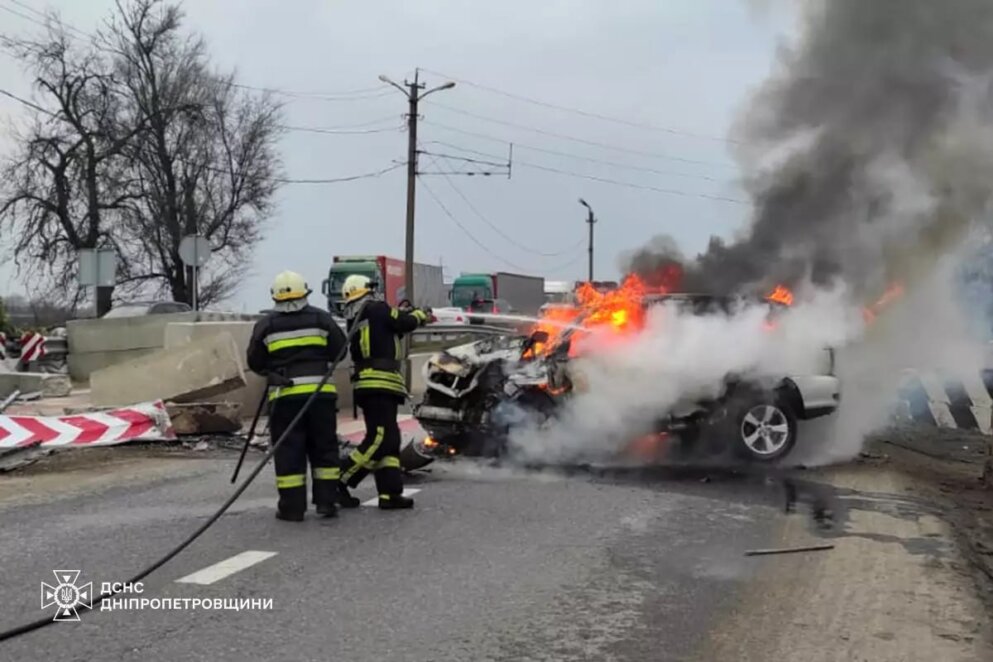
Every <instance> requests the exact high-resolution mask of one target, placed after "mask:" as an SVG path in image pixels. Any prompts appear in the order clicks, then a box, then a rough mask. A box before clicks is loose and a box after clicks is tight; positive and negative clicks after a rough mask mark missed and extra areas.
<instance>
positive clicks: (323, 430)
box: [248, 271, 346, 522]
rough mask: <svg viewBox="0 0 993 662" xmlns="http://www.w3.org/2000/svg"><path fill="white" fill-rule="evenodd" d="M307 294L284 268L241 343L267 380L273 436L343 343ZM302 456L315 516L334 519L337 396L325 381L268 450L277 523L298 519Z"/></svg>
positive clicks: (303, 502) (303, 491)
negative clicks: (265, 308)
mask: <svg viewBox="0 0 993 662" xmlns="http://www.w3.org/2000/svg"><path fill="white" fill-rule="evenodd" d="M310 293H311V291H310V288H308V287H307V283H306V282H305V281H304V279H303V276H301V275H300V274H298V273H294V272H292V271H284V272H282V273H281V274H279V275H278V276H276V279H275V281H274V282H273V284H272V289H271V294H272V300H273V302H274V303H275V305H274V306H273V308H274V312H272V313H270V314H269V315H267V316H266V317H264V318H263V319H261V320H259V321H258V322H257V323H256V325H255V329H254V330H253V332H252V339H251V342H250V344H249V346H248V367H249V368H251V370H252V371H253V372H256V373H258V374H260V375H264V376H266V377H267V378H268V389H269V395H268V399H269V408H270V409H269V428H270V434H271V438H272V439H273V441H275V440H277V439H279V438H280V437H281V436H282V435H283V433H284V432H285V431H286V429H287V428H288V427H289V424H290V422H291V421H292V420H293V419H294V417H296V415H297V414H299V413H300V410H301V408H303V406H304V403H306V402H307V399H308V398H309V397H310V396H311V395H312V394H313V393H315V392H317V391H318V386H319V385H320V382H321V379H322V378H323V377H324V375H325V374H326V373H327V371H328V369H329V368H330V363H331V362H332V361H334V359H335V358H337V356H338V355H339V354H340V353H341V352H342V351H343V350H344V348H345V342H346V340H345V334H344V333H343V332H342V330H341V328H340V327H339V326H338V324H337V323H336V322H335V321H334V319H332V317H331V315H329V314H328V313H326V312H325V311H323V310H321V309H320V308H315V307H314V306H311V305H308V303H307V297H308V296H309V295H310ZM308 458H309V460H310V470H311V478H312V489H311V491H312V495H313V502H314V504H315V506H316V510H317V513H318V514H319V515H321V516H322V517H335V516H336V515H337V503H338V497H339V492H338V489H339V484H340V478H341V470H340V460H339V454H338V435H337V394H336V392H335V387H334V383H333V382H331V381H330V380H329V381H328V383H325V384H324V385H323V386H321V388H320V392H319V393H318V394H317V395H316V396H315V397H314V400H313V402H311V404H310V406H309V407H308V408H307V411H306V412H305V413H304V415H303V416H302V417H301V418H300V420H299V421H298V422H297V424H296V426H294V428H293V429H292V430H291V431H290V432H289V434H288V436H287V437H286V439H285V440H284V441H283V443H282V444H281V445H280V446H279V448H278V449H277V450H276V457H275V464H276V488H277V490H278V492H279V504H278V506H277V508H276V517H277V518H279V519H281V520H286V521H290V522H300V521H303V516H304V513H305V512H306V510H307V460H308Z"/></svg>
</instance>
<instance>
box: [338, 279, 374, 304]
mask: <svg viewBox="0 0 993 662" xmlns="http://www.w3.org/2000/svg"><path fill="white" fill-rule="evenodd" d="M371 285H372V281H371V280H370V279H369V277H368V276H362V275H360V274H352V275H351V276H349V277H348V278H346V279H345V283H344V285H342V286H341V296H343V297H344V298H345V301H346V302H347V303H351V302H352V301H357V300H359V299H361V298H362V297H364V296H365V295H367V294H369V292H370V291H371V289H372V288H371Z"/></svg>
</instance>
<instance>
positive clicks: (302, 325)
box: [248, 306, 345, 400]
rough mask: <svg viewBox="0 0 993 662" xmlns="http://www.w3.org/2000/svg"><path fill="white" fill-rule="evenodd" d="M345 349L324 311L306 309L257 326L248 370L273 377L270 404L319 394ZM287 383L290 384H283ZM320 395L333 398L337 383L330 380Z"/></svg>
mask: <svg viewBox="0 0 993 662" xmlns="http://www.w3.org/2000/svg"><path fill="white" fill-rule="evenodd" d="M344 346H345V334H344V333H343V332H342V330H341V328H340V327H339V326H338V324H337V323H336V322H335V321H334V319H333V318H332V317H331V315H329V314H328V313H327V312H325V311H323V310H321V309H320V308H315V307H314V306H306V307H304V308H302V309H301V310H298V311H294V312H287V313H279V312H277V313H272V314H270V315H268V316H266V317H264V318H263V319H261V320H259V321H258V322H257V323H256V324H255V329H254V330H253V332H252V340H251V342H250V343H249V346H248V367H249V368H250V369H251V370H252V371H253V372H256V373H258V374H261V375H269V376H270V390H269V399H270V400H275V399H276V398H281V397H287V396H299V395H310V394H311V393H314V392H315V391H317V390H318V385H319V383H320V381H321V379H322V378H323V377H324V375H325V374H326V373H327V371H328V368H329V367H330V362H331V361H333V360H334V359H335V358H336V357H337V356H338V354H339V353H340V352H341V351H342V350H343V349H344ZM277 375H278V377H279V378H278V379H277V378H276V376H277ZM283 381H285V382H287V383H286V384H282V383H280V382H283ZM320 392H321V393H322V394H328V395H333V394H334V393H335V387H334V383H333V382H331V381H330V379H329V380H328V383H326V384H324V386H323V387H321V389H320Z"/></svg>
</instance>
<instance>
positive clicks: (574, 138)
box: [421, 104, 733, 168]
mask: <svg viewBox="0 0 993 662" xmlns="http://www.w3.org/2000/svg"><path fill="white" fill-rule="evenodd" d="M435 105H438V104H435ZM438 107H439V108H442V106H440V105H438ZM445 109H446V110H448V108H447V107H445ZM453 112H457V113H459V114H462V115H467V116H469V117H475V118H477V119H482V120H484V121H487V122H493V123H494V124H503V125H506V126H510V127H514V128H518V129H522V130H525V131H531V132H533V133H538V134H541V135H544V136H550V137H552V138H559V139H561V140H570V141H572V142H577V143H582V144H584V145H590V146H592V147H600V148H602V149H611V150H614V151H617V152H626V153H628V154H634V155H636V156H644V157H648V158H653V159H664V160H667V161H679V162H681V163H692V164H695V165H709V166H717V167H721V168H730V167H733V166H731V165H730V164H728V163H716V162H714V161H697V160H694V159H684V158H682V157H678V156H671V155H669V154H663V153H661V152H647V151H644V150H639V149H631V148H629V147H621V146H620V145H611V144H610V143H603V142H598V141H596V140H587V139H586V138H580V137H578V136H569V135H566V134H561V133H555V132H552V131H545V130H544V129H538V128H534V127H529V126H524V125H522V124H514V123H513V122H505V121H503V120H498V119H494V118H489V117H484V116H482V115H475V114H474V113H468V112H466V111H462V110H455V111H453ZM421 121H422V122H424V123H425V124H431V125H432V126H437V127H440V128H442V129H447V130H449V131H455V132H456V133H464V134H466V135H472V136H476V137H484V138H487V139H489V140H496V141H498V142H502V143H508V142H514V141H512V140H506V139H503V138H494V137H493V136H487V135H486V134H481V133H474V132H472V131H466V130H464V129H459V128H456V127H453V126H450V125H448V124H442V123H440V122H434V121H429V120H421Z"/></svg>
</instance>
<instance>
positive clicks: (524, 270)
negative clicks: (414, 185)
mask: <svg viewBox="0 0 993 662" xmlns="http://www.w3.org/2000/svg"><path fill="white" fill-rule="evenodd" d="M418 179H420V181H421V185H422V186H423V187H424V190H425V191H427V192H428V195H430V196H431V197H432V198H434V201H435V202H436V203H437V204H438V206H439V207H440V208H441V211H443V212H444V213H445V216H447V217H448V218H449V219H451V221H452V222H453V223H455V225H457V226H458V227H459V229H460V230H462V232H464V233H465V236H467V237H469V239H471V240H472V243H474V244H476V245H477V246H479V247H480V248H481V249H483V250H484V251H485V252H486V253H488V254H489V255H490V256H491V257H493V258H495V259H497V260H499V261H500V262H502V263H504V264H506V265H507V266H508V267H510V268H511V269H515V270H517V271H522V272H525V273H527V271H528V269H525V268H523V267H521V266H519V265H516V264H514V263H513V262H511V261H510V260H507V259H505V258H502V257H500V256H499V255H497V254H496V253H494V252H493V251H492V250H490V248H489V247H488V246H487V245H486V244H484V243H483V242H481V241H479V240H478V239H476V237H475V235H473V234H472V233H471V232H469V230H468V228H466V227H465V226H464V225H462V223H461V222H459V219H457V218H455V215H454V214H452V212H450V211H449V210H448V207H446V206H445V203H443V202H442V201H441V198H439V197H438V196H437V195H436V194H435V192H434V191H433V190H431V187H430V186H428V183H427V182H426V181H425V180H424V179H423V178H420V177H418Z"/></svg>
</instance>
